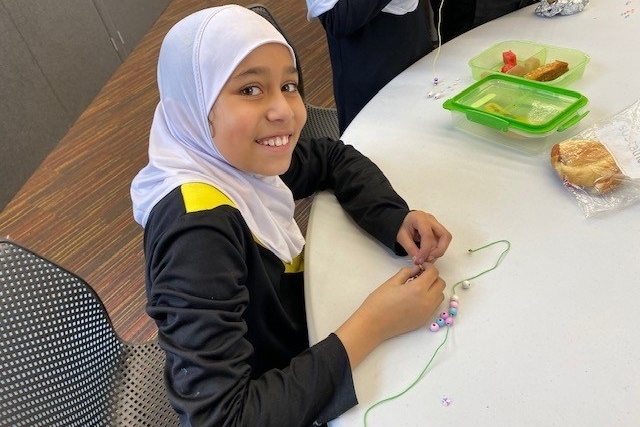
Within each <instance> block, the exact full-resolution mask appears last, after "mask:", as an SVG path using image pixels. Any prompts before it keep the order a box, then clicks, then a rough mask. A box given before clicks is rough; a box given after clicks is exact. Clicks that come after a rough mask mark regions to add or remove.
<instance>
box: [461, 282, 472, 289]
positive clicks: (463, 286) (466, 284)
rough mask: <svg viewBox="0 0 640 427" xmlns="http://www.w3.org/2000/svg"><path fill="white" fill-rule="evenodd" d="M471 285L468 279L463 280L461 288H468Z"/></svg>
mask: <svg viewBox="0 0 640 427" xmlns="http://www.w3.org/2000/svg"><path fill="white" fill-rule="evenodd" d="M470 287H471V282H469V281H468V280H464V281H463V282H462V289H469V288H470Z"/></svg>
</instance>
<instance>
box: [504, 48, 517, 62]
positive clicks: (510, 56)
mask: <svg viewBox="0 0 640 427" xmlns="http://www.w3.org/2000/svg"><path fill="white" fill-rule="evenodd" d="M502 62H504V64H505V65H516V62H517V61H516V54H515V53H513V52H512V51H510V50H506V51H504V52H502Z"/></svg>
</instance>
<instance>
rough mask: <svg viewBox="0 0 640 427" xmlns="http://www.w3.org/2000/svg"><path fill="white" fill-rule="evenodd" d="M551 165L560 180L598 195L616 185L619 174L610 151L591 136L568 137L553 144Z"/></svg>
mask: <svg viewBox="0 0 640 427" xmlns="http://www.w3.org/2000/svg"><path fill="white" fill-rule="evenodd" d="M551 165H552V166H553V167H554V168H555V170H556V172H557V173H558V175H560V178H562V179H563V180H566V181H568V182H569V183H571V184H573V185H575V186H578V187H583V188H589V189H593V190H595V191H596V192H597V193H599V194H603V193H606V192H608V191H610V190H613V189H614V188H615V187H617V186H618V184H619V183H620V178H621V176H622V175H621V172H620V169H619V168H618V165H616V161H615V159H614V158H613V156H612V155H611V154H610V153H609V150H607V148H606V147H605V146H604V145H602V143H600V142H598V141H595V140H590V139H576V140H571V139H570V140H567V141H563V142H560V143H558V144H556V145H554V146H553V147H552V148H551Z"/></svg>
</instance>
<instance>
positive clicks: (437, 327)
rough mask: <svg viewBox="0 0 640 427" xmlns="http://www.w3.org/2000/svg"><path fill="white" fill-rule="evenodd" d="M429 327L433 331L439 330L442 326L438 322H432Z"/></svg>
mask: <svg viewBox="0 0 640 427" xmlns="http://www.w3.org/2000/svg"><path fill="white" fill-rule="evenodd" d="M429 329H431V330H432V331H433V332H438V330H439V329H440V326H438V324H437V323H432V324H431V326H429Z"/></svg>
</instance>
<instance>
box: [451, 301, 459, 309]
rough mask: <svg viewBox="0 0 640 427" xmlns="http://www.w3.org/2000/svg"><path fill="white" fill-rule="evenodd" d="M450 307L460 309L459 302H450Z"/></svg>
mask: <svg viewBox="0 0 640 427" xmlns="http://www.w3.org/2000/svg"><path fill="white" fill-rule="evenodd" d="M449 307H454V308H458V301H450V302H449Z"/></svg>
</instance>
